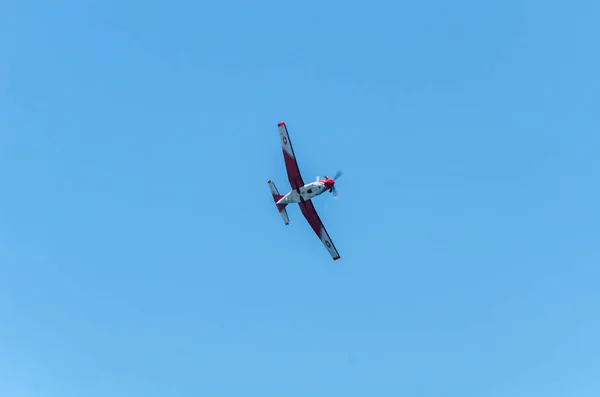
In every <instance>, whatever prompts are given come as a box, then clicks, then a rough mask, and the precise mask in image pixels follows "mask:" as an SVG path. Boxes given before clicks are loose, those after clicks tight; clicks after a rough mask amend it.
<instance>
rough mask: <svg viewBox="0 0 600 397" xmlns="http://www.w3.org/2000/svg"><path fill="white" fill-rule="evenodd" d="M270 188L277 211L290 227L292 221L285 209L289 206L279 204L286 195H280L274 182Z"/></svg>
mask: <svg viewBox="0 0 600 397" xmlns="http://www.w3.org/2000/svg"><path fill="white" fill-rule="evenodd" d="M269 187H270V188H271V194H272V195H273V201H275V205H276V206H277V210H278V211H279V214H280V215H281V218H282V219H283V222H284V223H285V224H286V225H289V223H290V220H289V218H288V214H287V210H286V209H285V207H287V204H277V202H278V201H279V200H281V199H282V198H283V197H284V195H283V194H279V191H278V190H277V188H276V187H275V184H274V183H273V181H269Z"/></svg>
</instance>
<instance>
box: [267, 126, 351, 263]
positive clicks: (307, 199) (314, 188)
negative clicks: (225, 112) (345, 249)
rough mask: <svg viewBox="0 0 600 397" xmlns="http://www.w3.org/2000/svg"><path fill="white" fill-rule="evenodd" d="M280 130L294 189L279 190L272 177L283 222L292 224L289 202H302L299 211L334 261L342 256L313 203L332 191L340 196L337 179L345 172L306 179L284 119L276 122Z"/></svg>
mask: <svg viewBox="0 0 600 397" xmlns="http://www.w3.org/2000/svg"><path fill="white" fill-rule="evenodd" d="M277 129H278V130H279V136H280V138H281V148H282V151H283V159H284V162H285V168H286V170H287V175H288V180H289V182H290V186H291V187H292V190H291V191H290V192H289V193H287V194H280V193H279V191H278V190H277V188H276V187H275V183H273V181H272V180H269V181H268V183H269V186H270V188H271V194H272V195H273V200H274V201H275V205H276V206H277V210H279V214H280V215H281V217H282V218H283V222H284V223H285V224H286V225H289V223H290V221H289V218H288V214H287V210H286V207H287V205H288V204H292V203H297V204H298V205H299V206H300V211H302V214H303V215H304V217H305V218H306V220H307V221H308V223H309V224H310V226H311V227H312V229H313V230H314V232H315V233H316V234H317V236H318V237H319V239H320V240H321V242H322V243H323V245H324V246H325V248H326V249H327V251H328V252H329V254H330V255H331V257H332V258H333V260H334V261H337V260H339V259H340V258H341V257H340V254H339V253H338V251H337V249H336V247H335V245H334V244H333V241H331V238H330V237H329V233H327V230H326V229H325V226H324V225H323V222H321V219H320V218H319V215H318V214H317V211H316V210H315V207H314V205H313V203H312V199H313V198H315V197H317V196H319V195H321V194H323V193H325V192H327V191H329V192H330V193H333V195H334V197H335V198H337V197H338V194H337V191H336V189H335V181H336V180H337V179H338V178H339V177H340V176H341V175H342V172H341V171H338V172H337V174H336V175H335V176H334V177H333V178H329V177H328V176H325V178H324V179H319V177H318V176H317V179H316V180H315V181H314V182H310V183H304V181H303V179H302V176H301V175H300V169H299V168H298V162H297V161H296V155H295V154H294V149H293V148H292V143H291V141H290V136H289V134H288V130H287V126H286V124H285V122H284V121H282V122H280V123H279V124H277Z"/></svg>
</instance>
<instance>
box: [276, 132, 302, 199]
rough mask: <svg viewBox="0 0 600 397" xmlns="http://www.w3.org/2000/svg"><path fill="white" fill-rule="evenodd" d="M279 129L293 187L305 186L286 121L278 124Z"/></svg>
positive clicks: (286, 165) (286, 166)
mask: <svg viewBox="0 0 600 397" xmlns="http://www.w3.org/2000/svg"><path fill="white" fill-rule="evenodd" d="M277 128H278V129H279V136H280V138H281V149H282V150H283V159H284V161H285V168H286V170H287V174H288V179H289V181H290V185H291V186H292V189H298V188H300V187H302V186H304V181H303V180H302V176H301V175H300V169H299V168H298V162H297V161H296V156H295V155H294V149H293V148H292V142H290V136H289V134H288V131H287V127H286V125H285V122H283V121H282V122H281V123H279V124H277Z"/></svg>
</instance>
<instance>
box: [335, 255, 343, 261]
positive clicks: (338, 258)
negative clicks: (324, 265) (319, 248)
mask: <svg viewBox="0 0 600 397" xmlns="http://www.w3.org/2000/svg"><path fill="white" fill-rule="evenodd" d="M340 259H342V257H341V256H338V257H335V258H333V260H334V261H339V260H340Z"/></svg>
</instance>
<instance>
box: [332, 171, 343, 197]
mask: <svg viewBox="0 0 600 397" xmlns="http://www.w3.org/2000/svg"><path fill="white" fill-rule="evenodd" d="M342 174H343V172H342V171H341V170H339V171H338V172H337V173H336V174H335V176H334V177H333V178H331V179H333V180H334V182H335V181H337V179H339V177H340V176H342ZM331 193H333V197H334V199H337V198H338V197H339V195H338V192H337V189H336V188H335V185H333V186H332V187H331Z"/></svg>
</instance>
